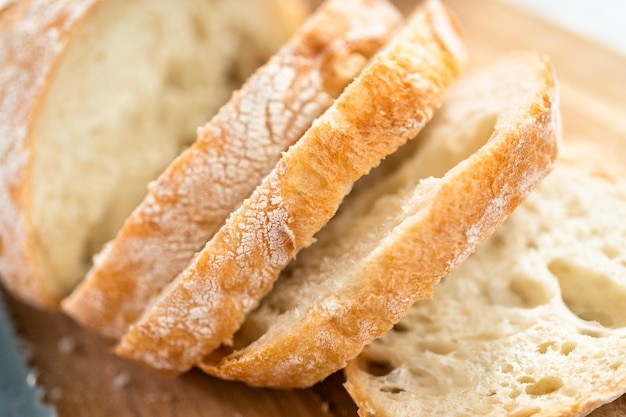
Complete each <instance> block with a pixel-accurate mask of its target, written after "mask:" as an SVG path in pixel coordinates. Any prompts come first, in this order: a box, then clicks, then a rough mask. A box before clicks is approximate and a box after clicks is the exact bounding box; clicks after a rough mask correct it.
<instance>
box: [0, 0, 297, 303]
mask: <svg viewBox="0 0 626 417" xmlns="http://www.w3.org/2000/svg"><path fill="white" fill-rule="evenodd" d="M305 4H306V3H305V2H304V1H303V0H271V1H269V2H268V1H265V0H238V1H226V0H221V1H212V2H207V1H205V0H180V1H176V2H172V1H169V0H135V1H125V0H108V1H100V0H80V1H69V0H60V1H52V0H24V1H20V2H14V3H11V4H9V5H7V6H6V7H5V9H4V10H3V12H2V14H1V15H0V19H1V22H0V65H1V67H2V71H1V72H0V161H1V162H0V164H1V166H2V169H1V170H0V206H1V210H0V274H1V276H2V280H3V282H4V284H5V286H6V287H7V288H8V289H10V290H11V291H12V292H13V293H14V294H15V295H17V296H19V297H20V298H21V299H23V300H26V301H28V302H30V303H32V304H34V305H38V306H47V307H52V308H54V307H57V306H58V302H59V300H60V299H61V298H62V297H63V296H65V295H67V293H68V292H69V291H70V290H71V289H72V288H73V287H74V286H75V285H76V283H77V282H78V281H79V280H80V279H81V278H82V277H83V276H84V274H85V272H86V270H87V268H88V267H89V264H90V262H91V255H92V253H94V252H95V251H97V250H99V249H100V247H101V245H102V243H103V242H106V241H107V240H109V239H111V238H112V237H113V236H114V234H115V233H116V232H117V230H118V229H119V227H120V226H121V225H122V223H123V221H124V219H125V218H126V217H127V216H128V214H129V213H130V212H131V211H132V209H133V208H134V207H135V206H136V205H137V204H138V203H139V202H140V201H141V198H142V197H143V195H144V194H145V187H146V184H147V183H148V181H149V180H151V179H153V178H155V177H156V176H157V175H158V174H159V173H160V172H161V171H162V170H163V169H164V168H165V167H166V166H167V164H168V163H169V162H170V161H171V160H172V159H173V158H174V157H175V156H176V155H177V154H178V153H179V152H180V150H181V147H183V146H187V145H188V144H189V143H190V142H191V141H192V140H193V138H194V132H195V129H196V127H197V126H198V125H200V124H201V123H204V122H206V120H207V119H208V117H209V116H210V115H211V114H213V113H214V112H215V111H217V109H218V107H219V105H221V104H222V103H223V102H224V101H225V100H226V99H227V98H228V96H229V94H230V92H231V90H232V88H234V87H235V86H237V85H240V82H241V80H242V77H243V76H247V75H249V74H250V73H251V72H252V71H253V70H254V68H256V67H257V66H258V65H259V64H260V63H262V62H263V61H264V60H265V59H267V57H268V56H269V55H271V53H272V52H273V51H275V50H276V49H278V47H279V46H280V44H281V43H282V42H283V41H284V39H286V37H288V36H289V35H290V34H291V33H292V31H293V30H295V28H296V27H297V26H298V25H299V24H300V22H301V21H302V19H303V17H304V16H305V13H306V11H307V8H306V6H305Z"/></svg>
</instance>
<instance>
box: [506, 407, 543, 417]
mask: <svg viewBox="0 0 626 417" xmlns="http://www.w3.org/2000/svg"><path fill="white" fill-rule="evenodd" d="M540 411H541V408H539V407H531V408H523V409H521V410H519V411H516V412H515V413H513V414H511V417H531V416H534V415H535V414H537V413H538V412H540Z"/></svg>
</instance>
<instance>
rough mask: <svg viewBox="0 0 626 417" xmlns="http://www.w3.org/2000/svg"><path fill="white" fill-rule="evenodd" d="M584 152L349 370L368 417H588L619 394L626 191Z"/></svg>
mask: <svg viewBox="0 0 626 417" xmlns="http://www.w3.org/2000/svg"><path fill="white" fill-rule="evenodd" d="M567 146H568V145H567V143H566V145H564V148H566V147H567ZM594 153H595V154H598V153H599V151H598V150H597V149H596V150H594ZM589 155H590V154H589V153H588V152H586V153H578V157H577V158H575V159H562V160H560V161H559V162H558V163H557V164H556V168H555V170H554V172H553V173H552V174H550V175H549V176H548V178H546V180H545V181H544V182H543V183H542V184H541V185H540V187H539V188H538V189H537V190H536V191H534V192H533V193H531V195H530V196H529V197H528V199H527V200H526V202H525V203H524V204H522V206H520V208H518V210H517V211H516V212H515V213H514V214H513V215H512V216H511V218H510V219H508V220H507V222H506V223H505V224H504V225H503V226H502V227H501V228H500V229H499V230H498V231H497V232H496V233H495V234H494V236H492V237H491V238H490V239H489V240H488V241H486V242H485V243H484V245H482V246H481V247H480V248H479V249H478V250H477V252H476V253H475V254H474V255H472V256H471V257H470V258H469V259H468V260H467V261H466V262H465V263H464V264H462V265H461V266H460V267H459V268H458V269H457V270H456V271H455V272H453V273H452V274H451V275H449V276H447V277H446V278H444V279H443V281H442V282H441V283H440V284H439V285H438V286H437V287H436V289H435V294H434V297H433V299H432V300H422V301H418V302H417V303H416V304H415V305H414V306H413V307H412V308H411V310H410V311H409V314H408V315H407V316H406V317H405V318H404V319H403V320H401V321H400V322H399V323H398V324H397V325H396V327H395V328H394V330H392V331H390V332H389V333H387V334H386V335H385V336H384V337H382V338H381V339H380V340H378V341H376V342H374V343H372V344H371V345H370V346H368V347H366V348H365V350H364V351H363V353H362V354H361V356H360V357H359V358H358V359H357V360H355V361H354V362H352V363H350V364H349V365H348V367H347V370H346V373H347V378H348V384H347V388H348V390H349V391H350V392H351V393H352V395H353V397H354V398H355V399H356V401H357V403H358V404H359V406H360V415H361V416H373V415H376V416H377V417H385V416H393V417H399V416H420V415H424V416H427V415H472V416H536V417H539V416H554V415H562V416H565V415H567V416H582V415H586V414H588V413H589V412H591V411H592V410H593V409H594V408H596V407H599V406H600V405H602V404H604V403H608V402H611V401H612V400H613V399H615V398H617V397H619V396H620V395H621V394H623V393H624V391H625V389H624V387H625V386H626V362H625V361H624V358H625V357H626V309H624V306H625V305H626V251H624V249H623V247H624V245H623V242H624V239H625V238H626V226H625V225H624V222H623V221H621V220H622V219H624V217H625V216H626V204H625V203H626V183H625V182H624V180H623V177H622V179H618V178H617V177H610V176H605V175H598V174H597V172H595V173H591V172H589V171H586V170H584V169H582V168H581V166H583V165H585V162H584V160H585V159H587V158H589Z"/></svg>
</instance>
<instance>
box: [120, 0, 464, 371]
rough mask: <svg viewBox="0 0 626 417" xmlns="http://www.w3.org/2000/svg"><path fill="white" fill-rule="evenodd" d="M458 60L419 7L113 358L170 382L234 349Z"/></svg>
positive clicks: (447, 31)
mask: <svg viewBox="0 0 626 417" xmlns="http://www.w3.org/2000/svg"><path fill="white" fill-rule="evenodd" d="M463 51H464V50H463V46H462V43H461V41H460V38H459V34H458V32H457V28H456V27H455V26H454V25H453V24H452V22H450V20H449V17H448V15H447V13H446V12H445V10H444V9H443V7H442V6H441V4H440V3H439V2H438V1H434V0H429V1H428V2H426V3H425V6H421V7H420V9H419V12H417V13H416V14H414V16H413V17H412V19H411V24H409V25H408V26H407V27H406V28H404V29H403V30H402V31H401V32H400V33H399V35H398V36H397V37H395V38H394V40H392V42H391V43H390V44H389V45H388V46H387V47H386V48H385V49H384V50H383V51H381V52H380V53H379V54H378V55H377V56H376V57H375V58H374V59H373V61H372V63H371V64H370V65H369V66H368V67H367V68H366V69H365V70H364V71H363V72H362V73H361V75H360V76H359V77H358V78H357V79H356V80H355V81H354V82H353V83H352V84H350V85H349V86H348V87H347V88H346V90H345V91H344V93H343V94H342V95H341V96H340V97H339V98H338V99H337V100H336V101H335V103H334V104H333V106H332V107H331V108H330V109H329V110H328V111H326V112H325V113H324V114H323V115H322V116H321V117H320V118H319V119H318V120H317V121H316V122H315V123H314V124H313V126H312V127H311V128H310V129H309V130H308V131H307V133H305V135H304V136H303V137H302V138H301V139H300V140H299V141H298V142H297V144H296V145H294V146H293V147H291V148H290V149H289V151H288V152H286V153H285V154H284V155H283V158H282V159H281V160H280V161H279V163H278V165H277V167H276V168H275V169H274V170H273V171H272V173H271V174H270V175H269V176H268V177H266V178H265V180H264V181H263V183H262V184H261V185H260V186H259V187H257V189H256V190H255V191H254V193H253V194H252V195H251V197H250V198H249V199H247V200H246V201H245V202H244V203H243V205H242V206H241V207H240V208H239V209H238V210H237V211H236V212H234V213H233V214H232V215H231V216H230V218H229V219H228V221H227V223H226V224H225V225H224V226H223V227H222V228H221V229H220V230H219V231H218V233H217V234H216V235H215V236H214V238H213V239H212V240H211V241H210V242H209V243H208V244H207V246H206V247H205V248H204V249H203V250H202V251H201V252H200V253H199V255H198V256H197V257H196V258H195V259H194V261H193V262H192V264H191V265H190V266H189V267H188V268H187V269H186V270H185V271H184V272H183V273H182V274H181V275H180V276H179V277H178V278H177V279H176V281H175V282H174V283H173V285H172V286H170V287H169V288H167V289H166V290H165V291H164V292H163V294H162V295H161V296H160V297H159V298H158V299H157V301H156V303H155V304H154V305H153V306H152V307H151V308H150V309H149V310H148V311H147V313H146V314H145V315H144V316H143V317H142V319H141V320H140V321H139V322H138V323H136V324H135V325H133V326H131V328H130V330H129V332H128V333H127V334H126V335H125V336H124V338H123V339H122V340H121V342H120V344H119V345H118V346H117V349H116V352H117V353H118V354H120V355H122V356H125V357H128V358H132V359H135V360H137V361H139V362H141V363H143V364H145V365H147V366H149V367H152V368H154V369H157V370H160V371H162V372H167V373H176V372H182V371H185V370H187V369H189V367H191V366H193V365H194V364H198V363H199V362H201V360H202V358H203V357H204V356H205V355H207V354H208V353H210V352H211V351H213V350H214V349H216V348H217V347H218V346H219V345H220V344H221V343H229V339H230V338H231V337H232V335H233V333H234V332H235V331H236V330H237V328H238V327H239V326H240V324H241V322H242V321H243V319H244V317H245V315H246V314H247V313H248V312H249V311H250V310H252V309H253V308H254V307H255V306H256V305H257V304H258V301H259V299H260V298H261V297H263V296H264V295H265V294H267V292H269V290H270V289H271V287H272V285H273V282H274V281H275V279H276V278H277V276H278V274H279V272H280V270H281V269H283V268H284V267H285V266H286V264H287V263H288V262H289V261H290V260H291V259H292V258H293V257H294V256H295V254H296V253H297V252H298V251H299V250H300V249H302V248H303V247H305V246H308V245H309V244H311V243H312V240H313V235H314V234H315V233H316V232H317V231H318V230H319V229H320V228H321V227H322V226H323V225H324V224H325V223H326V222H327V221H328V220H329V219H330V218H331V217H332V216H333V214H334V213H335V212H336V210H337V208H338V206H339V204H340V202H341V200H342V199H343V197H344V196H345V195H346V194H347V192H348V191H349V190H350V188H351V186H352V184H353V183H354V181H356V180H357V179H358V178H359V177H361V176H362V175H364V174H366V173H367V172H369V170H370V169H371V168H372V167H374V166H376V165H378V164H379V163H380V160H381V159H382V158H383V157H385V156H386V155H388V154H390V153H392V152H394V151H395V150H396V149H397V148H398V146H400V145H401V144H403V143H404V142H405V141H406V140H408V139H409V138H412V137H414V136H415V135H416V134H417V132H418V131H419V130H420V129H421V128H422V127H423V126H424V124H425V123H426V121H427V120H429V119H430V118H431V116H432V114H433V111H434V108H435V107H437V106H438V105H439V103H440V100H441V96H442V94H443V91H444V90H445V88H446V87H447V85H449V84H450V83H451V82H452V80H453V79H454V78H456V76H457V74H458V73H459V70H460V66H461V63H462V61H463V60H464V52H463Z"/></svg>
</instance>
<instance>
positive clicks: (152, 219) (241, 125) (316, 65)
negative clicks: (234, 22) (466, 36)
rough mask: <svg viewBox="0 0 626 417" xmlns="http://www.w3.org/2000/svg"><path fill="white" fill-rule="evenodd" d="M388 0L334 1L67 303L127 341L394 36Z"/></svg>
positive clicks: (240, 99)
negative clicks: (146, 310)
mask: <svg viewBox="0 0 626 417" xmlns="http://www.w3.org/2000/svg"><path fill="white" fill-rule="evenodd" d="M400 19H401V16H400V14H399V13H398V11H397V10H396V9H395V8H394V7H393V6H392V5H391V4H390V3H388V2H387V1H386V0H375V1H365V0H348V1H346V0H329V1H328V2H327V3H325V4H324V5H322V6H321V7H320V9H318V11H317V12H316V13H315V14H314V15H313V16H311V18H310V20H309V21H308V22H307V23H306V24H305V25H303V27H302V28H301V29H300V30H299V31H298V32H297V33H296V34H295V35H294V37H293V38H292V39H291V41H289V42H288V43H287V44H286V45H284V46H283V47H282V48H281V50H280V51H279V52H278V53H277V54H276V55H275V56H273V57H272V58H271V59H270V61H269V62H268V63H267V64H266V65H265V66H263V67H262V68H260V69H259V70H258V71H257V72H256V73H255V75H254V76H253V77H252V78H251V79H250V80H249V81H248V82H247V83H246V85H245V86H244V87H243V88H242V89H241V90H240V91H238V92H237V93H235V94H234V95H233V97H232V99H231V101H230V102H229V103H228V104H227V105H225V106H224V107H222V109H220V111H219V113H218V114H217V115H216V116H215V117H214V118H213V119H212V120H211V121H210V122H209V123H207V124H206V125H205V126H204V127H202V128H201V129H199V131H198V139H197V141H196V142H195V143H194V145H193V146H192V147H191V148H189V149H188V150H187V151H185V152H183V153H182V154H181V155H180V156H179V157H178V158H177V159H176V160H175V161H174V162H173V163H172V164H171V165H170V166H169V167H168V169H167V170H166V171H165V172H164V173H163V174H162V175H161V176H160V177H159V178H158V179H157V180H156V181H155V182H153V183H152V184H151V185H150V192H149V194H148V196H147V197H146V198H145V199H144V200H143V202H142V203H141V204H140V205H139V207H138V208H137V209H136V210H135V211H134V212H133V214H132V215H131V216H130V218H129V219H127V220H126V223H125V224H124V227H123V228H122V230H121V231H120V232H119V233H118V235H117V238H116V239H115V240H114V241H113V242H112V243H111V244H110V245H109V246H108V247H107V249H106V250H105V251H104V252H103V253H102V254H100V255H99V256H98V257H97V258H96V261H95V265H94V267H93V268H92V270H91V271H90V272H89V274H88V276H87V279H86V280H84V281H83V283H82V284H81V285H80V286H79V287H78V289H77V290H76V291H75V292H74V293H73V294H72V295H71V296H70V297H69V298H68V299H67V300H65V302H64V303H63V307H64V309H65V311H66V312H67V313H68V314H70V315H71V316H72V317H74V318H75V319H76V320H77V321H79V322H80V323H82V324H83V325H85V326H87V327H90V328H92V329H94V330H96V331H98V332H100V333H102V334H106V335H108V336H112V337H116V338H119V337H121V336H122V335H123V334H124V332H125V331H126V330H128V327H129V326H130V325H131V324H132V323H134V322H135V321H136V320H137V319H139V317H140V316H141V313H142V312H143V309H144V308H145V307H146V306H147V305H149V304H150V300H151V299H153V298H154V297H156V296H157V295H158V294H159V293H160V292H161V290H162V289H163V288H164V287H165V286H166V285H167V284H168V283H169V282H170V281H171V280H173V279H174V278H175V277H176V275H177V274H178V273H179V272H181V271H182V270H183V269H184V267H185V266H186V265H187V264H189V262H190V260H191V258H192V257H193V255H194V254H195V253H196V252H198V251H199V250H200V249H202V247H203V246H204V245H205V244H206V242H207V241H208V240H209V239H210V238H211V237H212V236H213V234H214V233H215V232H216V231H217V229H218V228H219V227H220V226H221V225H222V224H223V223H224V220H225V219H226V217H228V215H229V214H230V213H231V212H232V211H234V210H235V209H236V208H237V207H238V206H239V205H241V202H242V201H243V200H244V199H245V198H246V197H248V196H249V195H250V193H252V191H253V190H254V188H255V187H256V186H257V185H258V184H259V183H260V182H261V180H262V179H263V177H264V176H266V175H267V174H268V173H269V172H270V171H271V170H272V168H273V167H274V166H275V165H276V162H278V160H279V159H280V154H281V152H282V151H284V150H286V149H287V147H288V146H289V145H291V144H293V143H294V142H295V141H296V140H298V139H299V138H300V137H301V136H302V134H303V133H304V132H305V131H306V129H308V128H309V127H310V125H311V123H312V122H313V120H314V119H315V118H316V117H318V116H319V115H320V114H321V113H323V112H324V110H326V109H327V108H328V107H329V106H330V105H331V104H332V101H333V100H334V99H335V98H336V96H337V95H339V93H340V92H341V90H343V88H345V86H346V85H347V84H348V83H349V82H350V81H352V79H353V78H354V77H355V76H356V75H357V74H358V73H359V72H360V71H361V69H362V68H363V67H364V66H365V65H366V64H367V61H368V60H369V59H370V58H371V57H372V55H374V53H375V52H377V51H378V49H380V48H381V47H382V46H383V45H384V44H385V43H386V42H387V41H388V39H389V37H390V36H391V33H392V32H393V29H394V28H395V27H396V26H397V25H398V24H399V22H400Z"/></svg>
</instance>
